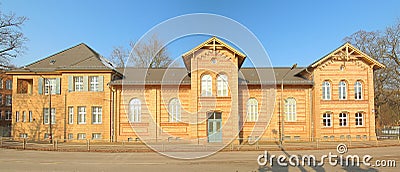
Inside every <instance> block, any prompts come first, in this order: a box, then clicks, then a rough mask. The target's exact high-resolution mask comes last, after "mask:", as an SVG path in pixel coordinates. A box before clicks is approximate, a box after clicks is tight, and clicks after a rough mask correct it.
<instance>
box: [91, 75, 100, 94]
mask: <svg viewBox="0 0 400 172" xmlns="http://www.w3.org/2000/svg"><path fill="white" fill-rule="evenodd" d="M89 79H90V91H99V86H100V84H99V76H90V77H89Z"/></svg>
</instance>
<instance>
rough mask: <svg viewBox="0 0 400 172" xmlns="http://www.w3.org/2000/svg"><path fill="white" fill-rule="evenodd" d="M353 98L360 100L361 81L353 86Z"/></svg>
mask: <svg viewBox="0 0 400 172" xmlns="http://www.w3.org/2000/svg"><path fill="white" fill-rule="evenodd" d="M354 98H355V99H356V100H362V83H361V81H356V83H355V84H354Z"/></svg>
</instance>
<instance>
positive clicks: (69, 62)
mask: <svg viewBox="0 0 400 172" xmlns="http://www.w3.org/2000/svg"><path fill="white" fill-rule="evenodd" d="M64 70H114V66H113V64H112V63H111V62H110V61H108V60H107V59H105V58H104V57H103V56H101V55H100V54H99V53H97V52H96V51H94V50H93V49H91V48H90V47H89V46H87V45H86V44H84V43H80V44H78V45H75V46H73V47H71V48H68V49H65V50H63V51H60V52H58V53H56V54H53V55H50V56H48V57H46V58H44V59H41V60H39V61H36V62H34V63H32V64H29V65H27V66H25V67H23V68H20V69H14V70H12V71H11V72H22V71H26V72H28V71H34V72H53V71H64Z"/></svg>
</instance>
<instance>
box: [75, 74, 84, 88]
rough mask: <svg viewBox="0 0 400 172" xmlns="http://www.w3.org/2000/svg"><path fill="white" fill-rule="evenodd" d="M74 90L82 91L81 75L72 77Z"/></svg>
mask: <svg viewBox="0 0 400 172" xmlns="http://www.w3.org/2000/svg"><path fill="white" fill-rule="evenodd" d="M74 87H75V91H83V76H75V77H74Z"/></svg>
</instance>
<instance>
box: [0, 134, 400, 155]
mask: <svg viewBox="0 0 400 172" xmlns="http://www.w3.org/2000/svg"><path fill="white" fill-rule="evenodd" d="M390 138H391V139H381V138H380V136H377V137H373V138H367V139H366V140H357V139H352V138H345V139H336V140H329V139H325V138H314V139H312V140H313V141H301V140H284V141H283V143H282V145H280V144H279V141H278V140H277V139H276V138H269V139H265V138H263V139H259V140H258V141H255V142H250V141H248V140H241V141H239V140H235V141H233V142H229V141H224V142H223V143H204V142H202V143H200V144H197V143H190V142H187V141H181V140H174V141H169V140H166V141H159V142H157V143H155V142H153V143H151V144H149V145H146V144H144V143H142V142H140V141H129V142H128V141H122V142H109V141H108V140H90V139H86V140H79V141H72V142H71V141H70V140H69V141H67V142H64V141H63V140H56V139H55V140H53V142H52V143H50V142H49V141H46V142H43V141H42V142H37V141H31V140H29V139H27V138H24V139H14V138H11V137H1V138H0V147H2V148H12V149H27V150H47V151H66V152H68V151H73V152H88V151H90V152H151V151H159V152H204V151H252V150H280V149H282V148H283V149H285V150H311V149H336V146H337V145H338V144H339V143H345V144H346V145H347V146H348V147H349V148H359V147H380V146H400V138H399V137H390ZM310 140H311V138H310ZM228 142H229V143H228Z"/></svg>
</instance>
